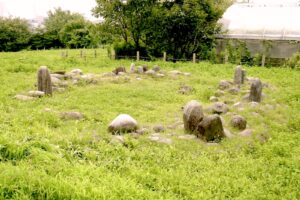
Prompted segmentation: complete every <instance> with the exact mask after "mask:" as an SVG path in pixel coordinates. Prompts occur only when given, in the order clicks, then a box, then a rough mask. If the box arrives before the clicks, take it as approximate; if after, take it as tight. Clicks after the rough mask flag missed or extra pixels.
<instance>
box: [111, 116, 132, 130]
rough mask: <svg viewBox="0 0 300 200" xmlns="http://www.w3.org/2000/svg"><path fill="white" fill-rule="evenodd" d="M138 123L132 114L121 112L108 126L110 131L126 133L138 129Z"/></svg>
mask: <svg viewBox="0 0 300 200" xmlns="http://www.w3.org/2000/svg"><path fill="white" fill-rule="evenodd" d="M137 128H138V123H137V121H136V120H135V119H133V118H132V117H131V116H130V115H127V114H121V115H119V116H118V117H116V118H115V119H114V120H113V121H112V122H111V123H110V125H109V126H108V131H109V132H111V133H126V132H133V131H136V130H137Z"/></svg>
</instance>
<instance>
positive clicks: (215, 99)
mask: <svg viewBox="0 0 300 200" xmlns="http://www.w3.org/2000/svg"><path fill="white" fill-rule="evenodd" d="M209 101H210V102H218V101H219V99H218V97H215V96H211V97H210V98H209Z"/></svg>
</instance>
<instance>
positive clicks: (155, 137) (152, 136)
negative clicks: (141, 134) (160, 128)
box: [149, 134, 172, 145]
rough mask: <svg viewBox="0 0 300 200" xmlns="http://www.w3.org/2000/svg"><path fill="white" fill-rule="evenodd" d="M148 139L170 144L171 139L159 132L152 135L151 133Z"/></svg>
mask: <svg viewBox="0 0 300 200" xmlns="http://www.w3.org/2000/svg"><path fill="white" fill-rule="evenodd" d="M149 140H150V141H153V142H158V143H163V144H168V145H170V144H172V140H171V139H169V138H164V137H161V136H160V135H159V134H153V135H151V136H150V137H149Z"/></svg>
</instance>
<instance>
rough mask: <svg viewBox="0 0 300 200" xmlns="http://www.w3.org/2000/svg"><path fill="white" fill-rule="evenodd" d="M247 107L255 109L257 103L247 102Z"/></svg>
mask: <svg viewBox="0 0 300 200" xmlns="http://www.w3.org/2000/svg"><path fill="white" fill-rule="evenodd" d="M249 106H250V107H251V108H256V107H257V106H259V103H257V102H254V101H252V102H249Z"/></svg>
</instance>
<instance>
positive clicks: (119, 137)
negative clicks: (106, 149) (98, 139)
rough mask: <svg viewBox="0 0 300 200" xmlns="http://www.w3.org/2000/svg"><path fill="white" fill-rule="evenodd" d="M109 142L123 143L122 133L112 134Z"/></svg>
mask: <svg viewBox="0 0 300 200" xmlns="http://www.w3.org/2000/svg"><path fill="white" fill-rule="evenodd" d="M110 143H111V144H125V138H124V136H122V135H114V136H112V138H111V140H110Z"/></svg>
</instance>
